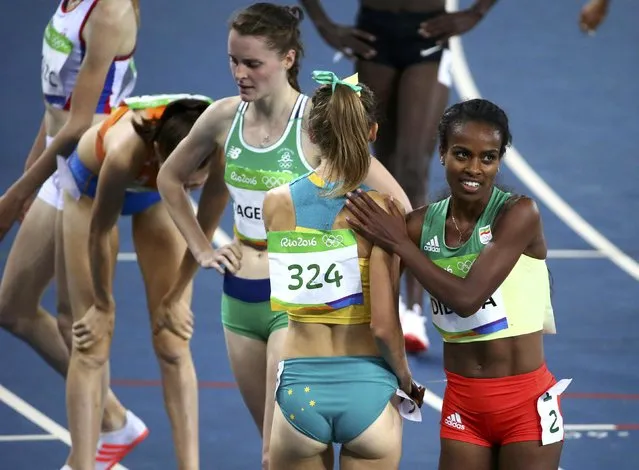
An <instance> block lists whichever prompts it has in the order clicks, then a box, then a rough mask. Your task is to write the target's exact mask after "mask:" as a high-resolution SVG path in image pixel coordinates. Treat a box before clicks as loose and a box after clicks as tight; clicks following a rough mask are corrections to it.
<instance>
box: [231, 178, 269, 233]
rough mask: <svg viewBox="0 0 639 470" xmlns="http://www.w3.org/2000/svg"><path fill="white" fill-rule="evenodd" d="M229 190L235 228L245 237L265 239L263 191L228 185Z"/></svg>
mask: <svg viewBox="0 0 639 470" xmlns="http://www.w3.org/2000/svg"><path fill="white" fill-rule="evenodd" d="M229 191H230V193H231V197H232V198H233V219H234V221H235V228H236V230H237V231H238V232H239V233H240V235H243V236H244V237H246V238H250V239H253V240H264V239H266V229H265V228H264V221H263V220H262V206H263V205H264V196H265V193H264V192H263V191H253V190H250V189H241V188H235V187H232V186H229Z"/></svg>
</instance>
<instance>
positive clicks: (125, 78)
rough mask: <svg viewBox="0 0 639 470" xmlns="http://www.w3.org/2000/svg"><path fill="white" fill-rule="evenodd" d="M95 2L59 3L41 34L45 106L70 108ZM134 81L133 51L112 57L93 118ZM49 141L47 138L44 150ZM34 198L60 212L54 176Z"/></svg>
mask: <svg viewBox="0 0 639 470" xmlns="http://www.w3.org/2000/svg"><path fill="white" fill-rule="evenodd" d="M99 1H100V0H83V1H82V2H80V3H79V4H77V5H76V6H75V7H74V8H72V9H69V8H68V6H67V4H68V0H61V1H60V4H59V5H58V8H57V10H56V12H55V14H54V15H53V17H52V18H51V20H50V21H49V23H48V24H47V27H46V28H45V30H44V38H43V40H42V74H41V83H42V94H43V96H44V100H45V102H46V103H47V104H48V105H49V106H52V107H54V108H58V109H63V110H69V109H70V107H71V96H72V94H73V89H74V88H75V84H76V80H77V77H78V73H79V72H80V67H81V66H82V61H83V60H84V56H85V54H86V44H85V43H84V40H83V39H82V33H83V31H84V27H85V26H86V24H87V21H88V20H89V16H90V15H91V12H92V11H93V9H94V8H95V7H96V5H97V4H98V2H99ZM136 80H137V71H136V69H135V65H134V62H133V51H131V53H130V54H129V55H127V56H124V57H116V58H115V59H114V60H113V62H112V63H111V66H110V67H109V71H108V72H107V75H106V79H105V81H104V86H103V88H102V92H101V93H100V99H99V101H98V105H97V108H96V110H95V114H109V113H110V112H111V109H113V108H116V107H117V106H118V105H119V104H120V103H121V102H122V100H123V99H124V98H127V97H128V96H130V95H131V93H132V92H133V89H134V87H135V82H136ZM52 139H53V138H52V137H50V136H47V146H48V145H49V143H50V142H51V140H52ZM38 197H39V198H40V199H42V200H43V201H45V202H46V203H48V204H50V205H53V206H56V208H58V209H60V210H61V209H62V200H63V198H62V191H61V190H60V186H59V183H58V175H57V172H56V173H54V174H53V175H52V176H51V177H50V178H49V179H48V180H47V181H46V182H45V183H44V185H42V188H41V189H40V192H39V193H38Z"/></svg>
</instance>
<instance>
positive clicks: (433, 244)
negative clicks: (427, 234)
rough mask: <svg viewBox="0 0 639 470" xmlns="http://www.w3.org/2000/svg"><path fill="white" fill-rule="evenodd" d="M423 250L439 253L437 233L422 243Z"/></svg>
mask: <svg viewBox="0 0 639 470" xmlns="http://www.w3.org/2000/svg"><path fill="white" fill-rule="evenodd" d="M424 251H432V252H433V253H439V240H438V239H437V235H435V236H434V237H433V238H431V239H430V240H428V241H427V242H426V244H425V245H424Z"/></svg>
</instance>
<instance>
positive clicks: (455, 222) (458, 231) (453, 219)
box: [450, 213, 462, 246]
mask: <svg viewBox="0 0 639 470" xmlns="http://www.w3.org/2000/svg"><path fill="white" fill-rule="evenodd" d="M450 218H451V219H452V221H453V225H455V229H456V230H457V233H458V234H459V240H458V241H457V245H458V246H461V244H462V233H461V230H459V225H457V221H456V220H455V216H454V215H453V214H452V213H451V214H450Z"/></svg>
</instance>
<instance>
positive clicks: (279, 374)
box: [273, 361, 284, 400]
mask: <svg viewBox="0 0 639 470" xmlns="http://www.w3.org/2000/svg"><path fill="white" fill-rule="evenodd" d="M282 372H284V361H280V362H278V363H277V377H276V378H275V393H274V395H273V398H274V399H275V400H277V389H278V388H280V381H281V380H282Z"/></svg>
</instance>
